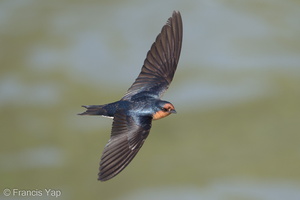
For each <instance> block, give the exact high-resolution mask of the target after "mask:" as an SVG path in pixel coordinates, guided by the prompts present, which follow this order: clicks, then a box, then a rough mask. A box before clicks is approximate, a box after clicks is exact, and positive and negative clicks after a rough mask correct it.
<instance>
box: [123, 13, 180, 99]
mask: <svg viewBox="0 0 300 200" xmlns="http://www.w3.org/2000/svg"><path fill="white" fill-rule="evenodd" d="M181 44H182V20H181V15H180V13H179V12H178V11H174V12H173V15H172V17H170V18H169V19H168V21H167V23H166V24H165V25H164V26H163V28H162V30H161V33H160V34H158V36H157V37H156V40H155V42H154V43H153V44H152V46H151V49H150V50H149V51H148V53H147V57H146V59H145V61H144V65H143V67H142V70H141V72H140V74H139V76H138V77H137V79H136V80H135V82H134V83H133V84H132V86H131V87H130V88H129V89H128V91H127V93H126V94H125V96H124V97H123V98H122V99H125V100H126V99H130V98H131V97H132V96H133V95H135V94H137V93H140V92H148V93H150V94H151V95H153V96H156V97H159V98H160V97H161V96H162V94H163V93H164V91H165V90H167V89H168V86H169V85H170V83H171V81H172V79H173V76H174V73H175V70H176V68H177V64H178V60H179V56H180V51H181Z"/></svg>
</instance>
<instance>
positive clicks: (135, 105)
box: [79, 11, 183, 181]
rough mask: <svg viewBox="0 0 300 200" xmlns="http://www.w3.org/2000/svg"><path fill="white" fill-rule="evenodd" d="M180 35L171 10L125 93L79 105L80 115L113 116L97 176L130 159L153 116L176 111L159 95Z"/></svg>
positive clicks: (106, 174)
mask: <svg viewBox="0 0 300 200" xmlns="http://www.w3.org/2000/svg"><path fill="white" fill-rule="evenodd" d="M182 35H183V27H182V18H181V14H180V12H179V11H173V13H172V16H171V17H170V18H169V19H168V20H167V23H166V24H165V25H164V26H163V27H162V29H161V32H160V33H159V34H158V35H157V37H156V39H155V42H154V43H153V44H152V46H151V48H150V50H149V51H148V53H147V56H146V59H145V60H144V64H143V66H142V68H141V72H140V73H139V75H138V77H137V78H136V80H135V81H134V83H133V84H132V85H131V87H130V88H129V89H128V90H127V92H126V93H125V95H124V96H123V97H122V98H121V99H120V100H119V101H116V102H113V103H108V104H104V105H87V106H85V105H84V106H82V107H84V108H86V111H85V112H83V113H80V114H79V115H100V116H104V117H110V118H113V123H112V129H111V135H110V139H109V141H108V143H107V144H106V145H105V147H104V150H103V153H102V157H101V160H100V167H99V173H98V180H100V181H107V180H109V179H111V178H113V177H115V176H116V175H117V174H119V173H120V172H121V171H122V170H123V169H124V168H125V167H126V166H127V165H128V164H129V163H130V162H131V161H132V159H133V158H134V157H135V156H136V154H137V153H138V151H139V150H140V148H141V147H142V146H143V144H144V141H145V140H146V138H147V137H148V135H149V132H150V129H151V126H152V121H153V120H158V119H161V118H164V117H167V116H168V115H170V114H175V113H176V110H175V107H174V105H173V104H172V103H170V102H168V101H165V100H162V99H161V97H162V95H163V94H164V92H165V91H166V90H167V89H168V87H169V85H170V83H171V82H172V80H173V77H174V73H175V71H176V68H177V64H178V61H179V57H180V52H181V46H182Z"/></svg>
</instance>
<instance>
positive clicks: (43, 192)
mask: <svg viewBox="0 0 300 200" xmlns="http://www.w3.org/2000/svg"><path fill="white" fill-rule="evenodd" d="M3 194H4V196H7V197H8V196H15V197H41V196H48V197H55V198H57V197H60V196H61V191H60V190H56V189H17V188H14V189H9V188H6V189H4V190H3Z"/></svg>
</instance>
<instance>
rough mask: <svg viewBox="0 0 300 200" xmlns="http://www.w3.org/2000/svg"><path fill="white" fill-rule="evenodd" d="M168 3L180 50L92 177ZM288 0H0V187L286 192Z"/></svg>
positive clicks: (298, 109)
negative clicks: (121, 148) (116, 104)
mask: <svg viewBox="0 0 300 200" xmlns="http://www.w3.org/2000/svg"><path fill="white" fill-rule="evenodd" d="M173 10H180V11H181V14H182V17H183V22H184V41H183V49H182V54H181V59H180V63H179V67H178V70H177V73H176V75H175V78H174V81H173V83H172V85H171V87H170V89H169V90H168V92H167V93H166V94H165V96H164V99H166V100H169V101H171V102H172V103H173V104H174V105H175V107H176V110H177V111H178V114H177V115H171V116H170V117H168V118H165V119H163V120H159V121H155V122H154V124H153V128H152V130H151V134H150V136H149V137H148V139H147V141H146V143H145V145H144V147H143V148H142V149H141V151H140V152H139V154H138V155H137V157H136V158H135V159H134V161H133V162H132V163H131V164H130V165H129V166H128V167H127V168H126V169H125V170H124V171H123V172H122V173H121V174H120V175H118V176H117V177H115V178H114V179H112V180H110V181H108V182H104V183H102V182H99V181H97V173H98V163H99V159H100V157H101V152H102V150H103V148H104V146H105V144H106V142H107V141H108V139H109V134H110V129H111V122H112V121H111V119H106V118H100V117H82V116H77V115H76V114H77V113H80V112H82V111H83V109H82V108H80V105H89V104H104V103H108V102H112V101H115V100H118V99H119V98H121V96H122V95H123V94H124V93H125V91H126V90H127V89H128V87H129V86H130V84H131V83H132V82H133V80H134V79H135V78H136V76H137V74H138V73H139V70H140V68H141V66H142V63H143V60H144V58H145V56H146V52H147V51H148V50H149V48H150V46H151V44H152V42H153V41H154V39H155V37H156V35H157V34H158V33H159V31H160V29H161V27H162V26H163V24H164V23H165V22H166V20H167V18H168V17H170V16H171V13H172V11H173ZM299 18H300V2H299V1H295V0H287V1H278V0H273V1H272V0H263V1H258V0H254V1H221V0H213V1H208V0H205V1H196V0H194V1H193V0H188V1H163V2H161V1H157V0H154V1H145V0H143V1H134V0H130V1H92V2H88V1H66V0H62V1H37V0H31V1H17V0H6V1H1V2H0V44H1V45H0V63H1V68H0V71H1V73H0V111H1V112H0V113H1V115H0V117H1V126H0V132H1V139H0V161H1V162H0V177H1V178H0V190H1V199H33V198H36V199H37V198H38V199H54V197H49V196H46V193H45V192H44V193H43V195H42V196H41V197H32V196H31V197H30V196H25V197H22V196H18V195H16V196H13V195H12V194H11V195H10V196H9V197H6V196H4V195H3V194H2V191H3V190H4V189H5V188H9V189H14V188H16V189H19V190H22V189H23V190H44V189H49V188H50V189H53V190H60V191H61V192H62V195H61V196H60V197H58V198H59V199H106V200H123V199H124V200H127V199H131V200H135V199H146V200H147V199H164V200H169V199H172V200H174V199H188V200H189V199H206V200H221V199H222V200H223V199H226V200H227V199H234V200H239V199H241V200H244V199H247V200H252V199H259V200H271V199H272V200H277V199H278V200H279V199H289V200H290V199H300V170H299V169H300V134H299V133H300V103H299V102H300V56H299V55H300V39H299V38H300V21H299Z"/></svg>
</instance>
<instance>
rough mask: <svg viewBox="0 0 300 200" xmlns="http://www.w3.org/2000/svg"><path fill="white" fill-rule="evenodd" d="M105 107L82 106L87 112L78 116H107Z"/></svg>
mask: <svg viewBox="0 0 300 200" xmlns="http://www.w3.org/2000/svg"><path fill="white" fill-rule="evenodd" d="M104 106H105V105H90V106H82V107H84V108H86V109H87V110H86V111H85V112H83V113H79V114H78V115H104V116H105V115H107V111H106V109H103V107H104Z"/></svg>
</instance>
